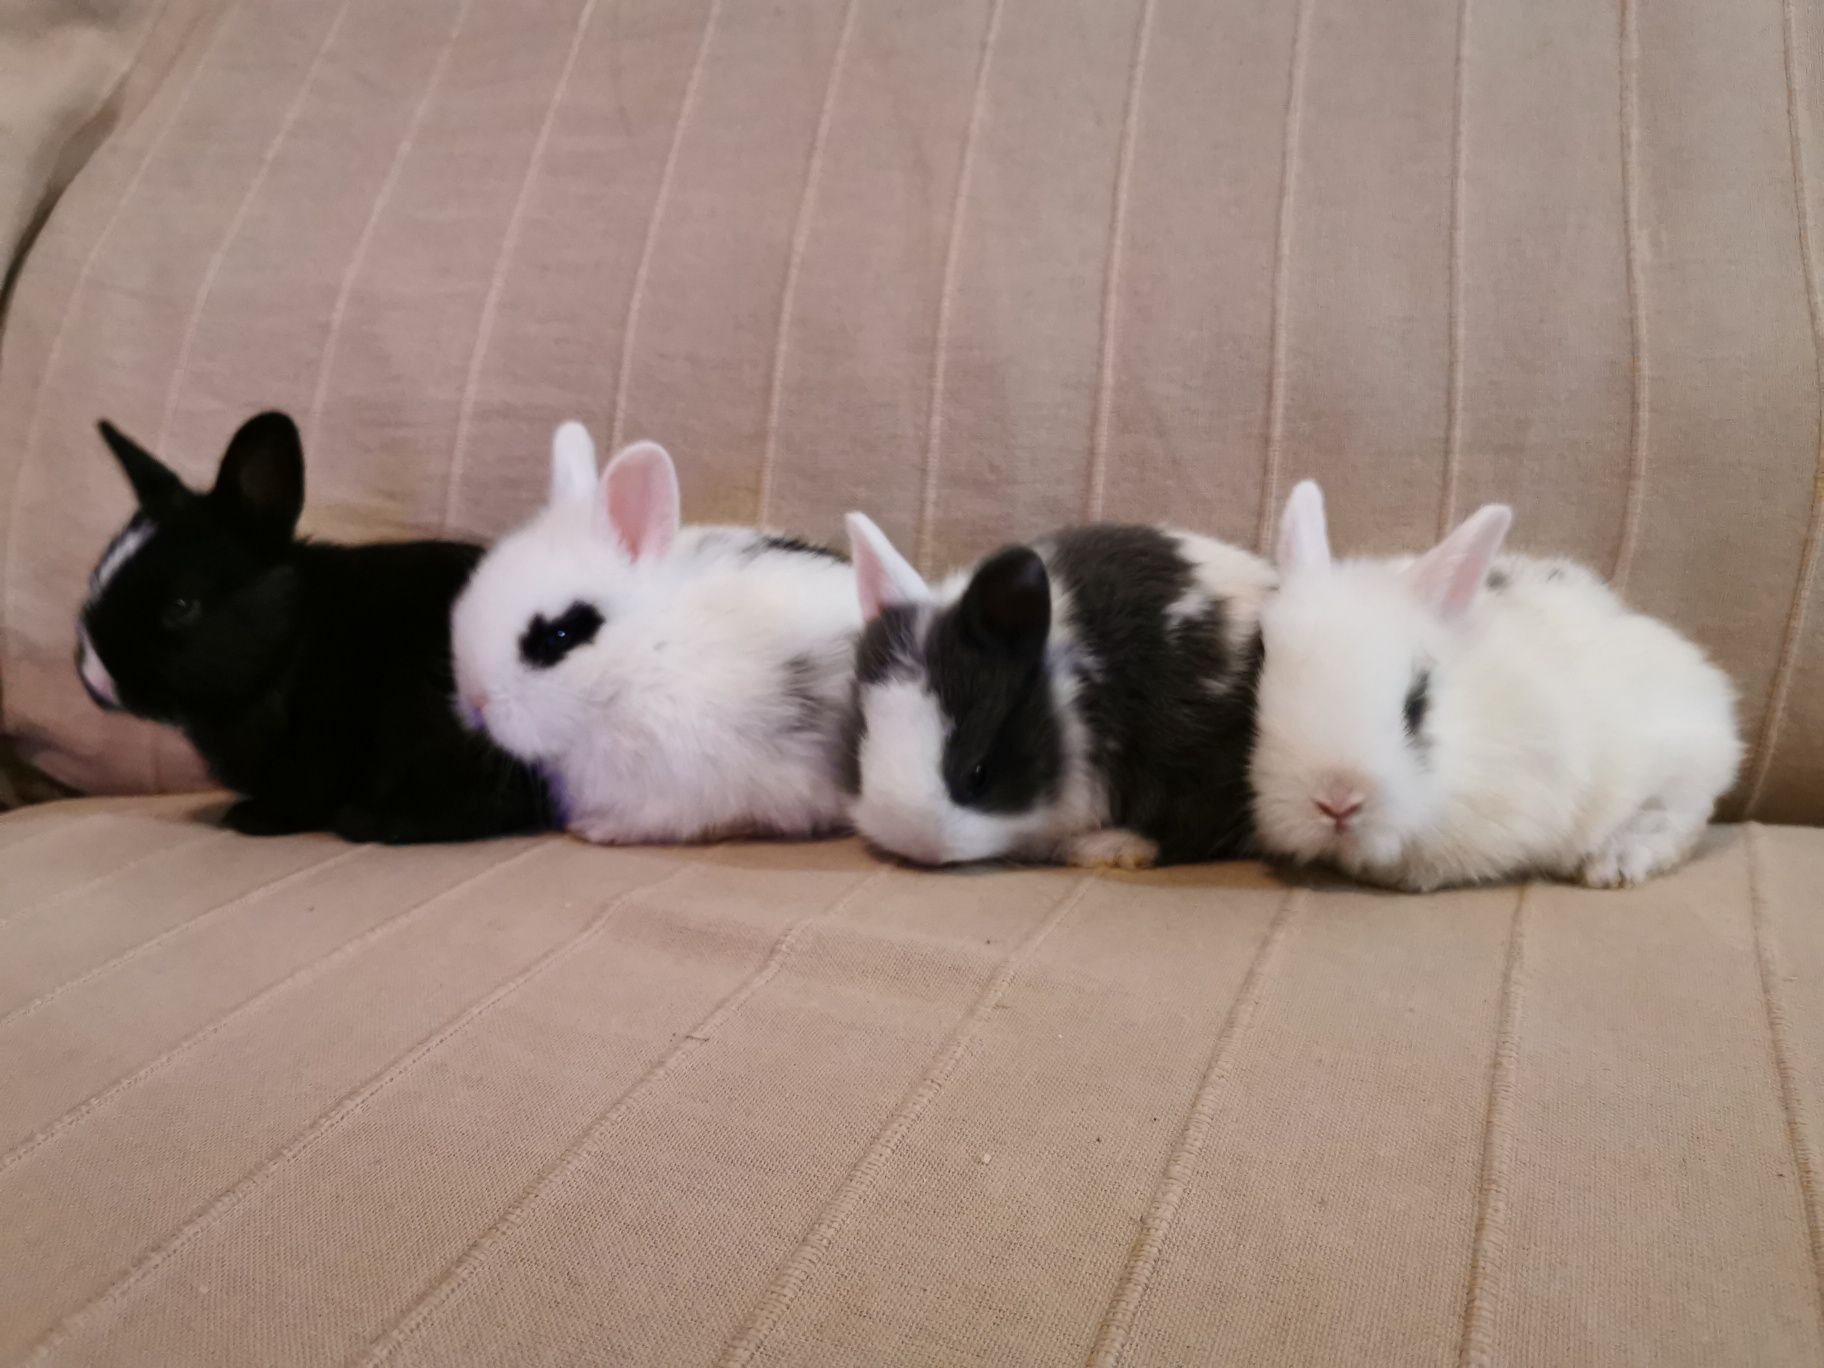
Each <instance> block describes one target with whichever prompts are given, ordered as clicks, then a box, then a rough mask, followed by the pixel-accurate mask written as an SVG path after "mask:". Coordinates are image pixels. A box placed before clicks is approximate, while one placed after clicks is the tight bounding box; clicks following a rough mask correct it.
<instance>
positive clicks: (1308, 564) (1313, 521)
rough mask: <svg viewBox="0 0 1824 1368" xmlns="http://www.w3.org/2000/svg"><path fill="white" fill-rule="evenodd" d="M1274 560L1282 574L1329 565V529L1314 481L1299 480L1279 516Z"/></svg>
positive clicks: (1320, 493) (1321, 491)
mask: <svg viewBox="0 0 1824 1368" xmlns="http://www.w3.org/2000/svg"><path fill="white" fill-rule="evenodd" d="M1273 559H1274V561H1275V562H1276V563H1277V564H1278V566H1279V572H1280V574H1282V575H1285V574H1291V573H1293V572H1295V571H1303V570H1327V569H1329V568H1330V529H1329V527H1328V525H1327V524H1326V523H1325V521H1324V491H1323V490H1321V489H1319V488H1318V487H1317V481H1316V480H1300V481H1299V482H1298V483H1297V484H1296V485H1294V486H1292V493H1291V495H1290V496H1289V497H1288V498H1287V499H1286V511H1285V512H1284V513H1282V514H1281V515H1280V519H1279V541H1278V542H1277V543H1276V544H1275V546H1274V548H1273Z"/></svg>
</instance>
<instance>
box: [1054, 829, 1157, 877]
mask: <svg viewBox="0 0 1824 1368" xmlns="http://www.w3.org/2000/svg"><path fill="white" fill-rule="evenodd" d="M1064 858H1065V860H1066V861H1067V862H1068V863H1070V864H1073V865H1075V866H1077V868H1079V869H1151V868H1152V867H1153V866H1154V865H1155V864H1157V863H1158V861H1159V843H1158V842H1157V841H1152V840H1149V839H1147V838H1146V837H1145V836H1142V835H1141V834H1140V833H1139V832H1137V831H1126V830H1123V829H1122V828H1120V827H1104V828H1103V829H1102V830H1100V831H1085V832H1081V833H1079V834H1078V835H1076V836H1073V837H1071V838H1070V840H1069V841H1068V842H1067V843H1066V845H1065V848H1064Z"/></svg>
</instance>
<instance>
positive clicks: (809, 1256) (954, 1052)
mask: <svg viewBox="0 0 1824 1368" xmlns="http://www.w3.org/2000/svg"><path fill="white" fill-rule="evenodd" d="M1094 883H1095V876H1094V875H1085V876H1084V877H1082V878H1080V879H1078V880H1077V882H1076V884H1075V885H1074V886H1073V887H1072V888H1071V889H1070V890H1069V891H1068V892H1066V893H1065V894H1064V896H1063V897H1062V898H1060V899H1058V901H1057V904H1056V905H1055V906H1054V907H1053V908H1052V909H1051V912H1050V913H1049V915H1047V916H1046V918H1045V919H1044V920H1043V921H1042V922H1040V923H1039V924H1038V925H1037V926H1036V927H1034V928H1033V929H1032V931H1030V932H1029V933H1027V935H1026V937H1025V939H1024V940H1022V941H1021V942H1020V944H1019V945H1018V946H1017V947H1016V948H1015V949H1014V951H1013V953H1012V954H1010V955H1008V956H1007V958H1006V959H1004V960H1002V961H1001V965H1000V967H999V968H998V969H997V970H995V972H994V975H993V976H992V977H991V978H990V979H989V980H988V983H987V986H986V987H984V988H983V989H982V991H981V993H980V994H979V995H978V996H977V997H976V1000H975V1003H974V1005H972V1006H971V1007H970V1009H969V1012H968V1015H966V1016H965V1017H964V1018H963V1020H962V1021H961V1023H959V1024H958V1026H957V1028H956V1030H954V1031H953V1032H952V1033H951V1035H950V1039H949V1041H948V1042H947V1043H946V1044H945V1046H944V1048H943V1050H942V1051H940V1052H939V1054H938V1056H937V1058H936V1059H934V1060H933V1061H932V1062H931V1066H930V1067H929V1068H928V1069H926V1070H925V1074H924V1077H922V1078H920V1079H919V1080H918V1082H917V1083H916V1084H915V1085H914V1086H913V1088H912V1091H911V1092H909V1093H907V1094H906V1096H905V1098H904V1099H903V1100H902V1101H901V1102H900V1104H899V1106H898V1108H897V1109H896V1110H895V1111H894V1113H893V1115H892V1117H891V1118H890V1119H889V1120H888V1121H887V1124H886V1125H885V1126H884V1127H883V1128H882V1129H881V1130H880V1131H879V1132H878V1133H877V1134H876V1135H875V1137H874V1143H873V1144H871V1145H869V1146H868V1151H867V1153H866V1154H864V1155H862V1157H861V1160H860V1162H859V1163H857V1164H856V1165H855V1167H854V1168H852V1169H851V1170H849V1176H848V1177H847V1178H846V1179H845V1180H844V1181H843V1184H842V1186H841V1187H840V1188H839V1189H838V1190H837V1192H836V1196H835V1197H834V1198H833V1199H832V1200H831V1201H830V1203H829V1204H828V1205H827V1206H826V1207H825V1208H824V1210H823V1214H822V1215H821V1216H820V1217H819V1218H818V1220H817V1223H816V1224H815V1225H814V1226H812V1227H811V1229H810V1232H809V1233H808V1234H806V1236H805V1237H804V1240H803V1242H802V1243H800V1244H799V1246H798V1248H797V1251H796V1252H795V1253H793V1255H792V1257H791V1258H790V1259H789V1260H788V1261H787V1262H786V1265H785V1268H784V1270H783V1271H782V1272H781V1273H780V1275H779V1278H778V1280H777V1281H776V1282H774V1284H773V1285H772V1287H771V1288H770V1289H769V1290H768V1291H767V1294H766V1296H765V1297H764V1298H762V1299H761V1302H760V1306H759V1308H758V1309H757V1310H756V1311H755V1312H754V1315H753V1317H752V1319H751V1320H749V1321H748V1323H747V1325H746V1327H745V1328H743V1329H742V1330H741V1332H740V1333H739V1334H737V1335H736V1336H735V1338H734V1340H733V1341H732V1342H731V1343H730V1344H729V1346H728V1348H727V1349H726V1350H725V1351H724V1352H723V1354H722V1357H721V1359H720V1360H719V1362H720V1365H721V1368H741V1365H743V1364H746V1363H748V1362H750V1361H751V1360H752V1359H753V1357H754V1355H756V1354H758V1353H759V1352H760V1351H761V1349H763V1348H764V1347H765V1346H766V1341H767V1339H768V1338H769V1337H770V1336H771V1335H772V1333H773V1331H774V1330H775V1329H776V1328H777V1327H778V1325H779V1322H780V1320H781V1319H783V1318H784V1316H785V1313H786V1312H787V1311H788V1310H790V1309H791V1306H792V1303H793V1302H795V1301H796V1300H797V1299H798V1295H799V1293H801V1292H802V1291H803V1290H804V1287H805V1284H807V1283H808V1282H809V1281H810V1280H811V1277H812V1276H813V1275H814V1274H815V1273H816V1272H817V1270H818V1268H819V1267H820V1266H821V1265H822V1263H823V1256H824V1253H825V1251H827V1250H828V1249H829V1247H830V1245H831V1244H833V1243H834V1242H835V1240H836V1237H837V1236H838V1235H840V1234H841V1233H842V1230H843V1227H844V1226H846V1225H847V1224H848V1221H849V1218H850V1217H851V1216H853V1215H854V1213H855V1212H856V1211H857V1210H858V1209H859V1208H860V1206H861V1204H862V1203H863V1202H864V1201H866V1200H867V1197H868V1194H869V1193H870V1192H872V1191H873V1190H874V1185H875V1183H876V1181H878V1179H879V1177H880V1175H881V1173H882V1172H883V1171H884V1170H885V1169H886V1167H887V1165H889V1164H890V1163H892V1162H893V1156H894V1154H895V1153H897V1152H898V1150H899V1147H900V1145H901V1144H902V1143H904V1141H905V1138H906V1136H907V1135H909V1134H910V1133H911V1131H912V1128H913V1127H914V1126H916V1125H917V1124H918V1122H919V1119H920V1118H921V1117H922V1116H923V1115H924V1114H925V1111H926V1109H927V1108H928V1107H930V1105H931V1103H932V1102H934V1101H935V1100H936V1099H937V1098H938V1097H939V1096H940V1095H941V1094H942V1093H943V1091H944V1088H945V1087H946V1086H947V1085H948V1083H949V1082H950V1079H951V1076H952V1075H954V1074H955V1072H956V1068H957V1065H958V1064H960V1063H961V1062H962V1058H963V1056H964V1054H966V1053H967V1052H968V1050H969V1047H970V1045H971V1044H973V1043H974V1041H975V1038H976V1037H977V1036H978V1035H980V1034H981V1031H982V1028H983V1027H984V1026H985V1025H987V1024H988V1019H989V1018H990V1017H991V1016H993V1015H994V1010H995V1006H996V1004H997V1003H999V1002H1000V1001H1001V999H1002V998H1004V997H1005V996H1006V995H1007V990H1008V988H1009V987H1011V986H1012V984H1013V980H1014V977H1015V975H1017V974H1018V973H1019V971H1020V970H1021V969H1023V968H1025V967H1026V963H1027V961H1028V960H1030V959H1031V958H1032V956H1033V954H1034V953H1035V952H1036V951H1037V950H1038V948H1039V947H1040V946H1041V945H1043V944H1044V943H1045V940H1046V938H1047V937H1048V936H1050V935H1051V933H1052V932H1053V931H1055V930H1057V928H1058V926H1059V924H1060V923H1061V922H1063V920H1064V919H1065V918H1066V917H1068V916H1069V915H1070V914H1071V913H1072V912H1074V911H1075V910H1076V908H1077V906H1078V905H1079V904H1080V903H1081V902H1082V901H1083V899H1084V896H1085V895H1086V894H1088V892H1089V890H1090V887H1091V885H1093V884H1094Z"/></svg>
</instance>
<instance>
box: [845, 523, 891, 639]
mask: <svg viewBox="0 0 1824 1368" xmlns="http://www.w3.org/2000/svg"><path fill="white" fill-rule="evenodd" d="M854 556H855V592H856V593H857V594H858V595H859V596H860V598H861V617H862V621H864V622H872V621H874V619H875V618H877V617H879V616H880V610H881V609H882V608H885V607H886V606H887V596H888V594H890V593H891V592H892V586H891V584H890V582H889V581H888V579H887V567H886V566H884V565H882V564H881V563H880V557H879V556H876V555H875V554H874V548H873V547H871V546H869V545H868V544H867V543H866V542H861V543H859V544H858V545H857V546H856V547H855V550H854Z"/></svg>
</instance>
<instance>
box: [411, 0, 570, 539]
mask: <svg viewBox="0 0 1824 1368" xmlns="http://www.w3.org/2000/svg"><path fill="white" fill-rule="evenodd" d="M595 6H596V0H585V3H584V5H583V7H582V9H580V10H578V11H577V16H576V27H575V28H573V29H572V30H571V31H570V47H569V49H568V50H567V51H566V52H565V53H564V64H563V66H561V67H559V68H558V73H557V82H556V84H555V85H553V86H552V87H551V98H550V99H549V100H547V101H546V102H545V114H544V118H543V119H542V120H540V122H539V125H538V134H537V136H536V137H534V138H533V140H532V150H531V151H530V152H529V153H528V154H527V155H526V169H525V172H524V174H522V175H521V176H520V179H519V193H518V194H516V195H515V196H514V198H513V210H512V212H511V213H510V214H508V215H507V227H506V231H505V232H504V233H502V234H501V239H500V251H499V252H498V253H497V254H496V256H495V258H494V271H493V274H492V275H490V276H489V277H488V292H487V293H486V294H485V295H483V296H482V301H481V316H480V318H478V319H477V320H476V322H475V340H474V342H473V343H472V344H471V345H470V347H469V366H468V370H467V372H466V373H465V374H464V376H463V380H462V401H461V402H460V403H459V404H458V405H457V409H456V435H455V438H454V439H453V440H452V442H451V444H450V474H449V478H448V479H446V480H445V481H444V485H443V520H442V522H441V523H440V524H439V528H440V529H441V531H442V532H443V533H444V534H446V535H447V534H448V532H449V530H450V522H451V520H452V519H453V518H454V517H455V515H456V499H457V495H458V493H459V492H460V490H461V486H462V463H463V458H464V457H465V456H466V455H467V454H468V448H469V428H470V425H471V423H472V422H473V421H474V416H475V394H476V391H477V389H478V388H479V386H480V384H481V368H482V366H483V365H484V364H485V363H486V361H487V356H488V344H489V342H490V341H492V340H493V336H494V320H495V318H496V317H497V315H498V314H499V312H500V296H501V294H502V292H503V291H504V290H505V289H506V283H507V272H508V270H509V269H510V268H511V267H512V264H513V253H514V252H515V251H516V250H517V249H518V247H519V233H520V228H521V226H522V225H523V224H524V222H525V217H526V205H527V204H528V203H529V202H530V201H531V198H532V186H533V184H534V183H535V182H536V181H537V179H538V170H539V167H540V166H541V165H542V164H543V162H544V159H545V144H546V143H548V142H549V141H550V139H551V129H552V126H553V125H555V124H556V122H557V111H558V108H559V106H561V105H562V104H563V102H564V96H565V94H566V93H568V91H569V89H570V74H571V72H573V71H575V70H576V58H577V54H578V53H580V52H581V51H582V49H583V35H584V34H585V33H586V32H587V31H588V28H589V21H590V20H591V19H592V18H594V17H595Z"/></svg>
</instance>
